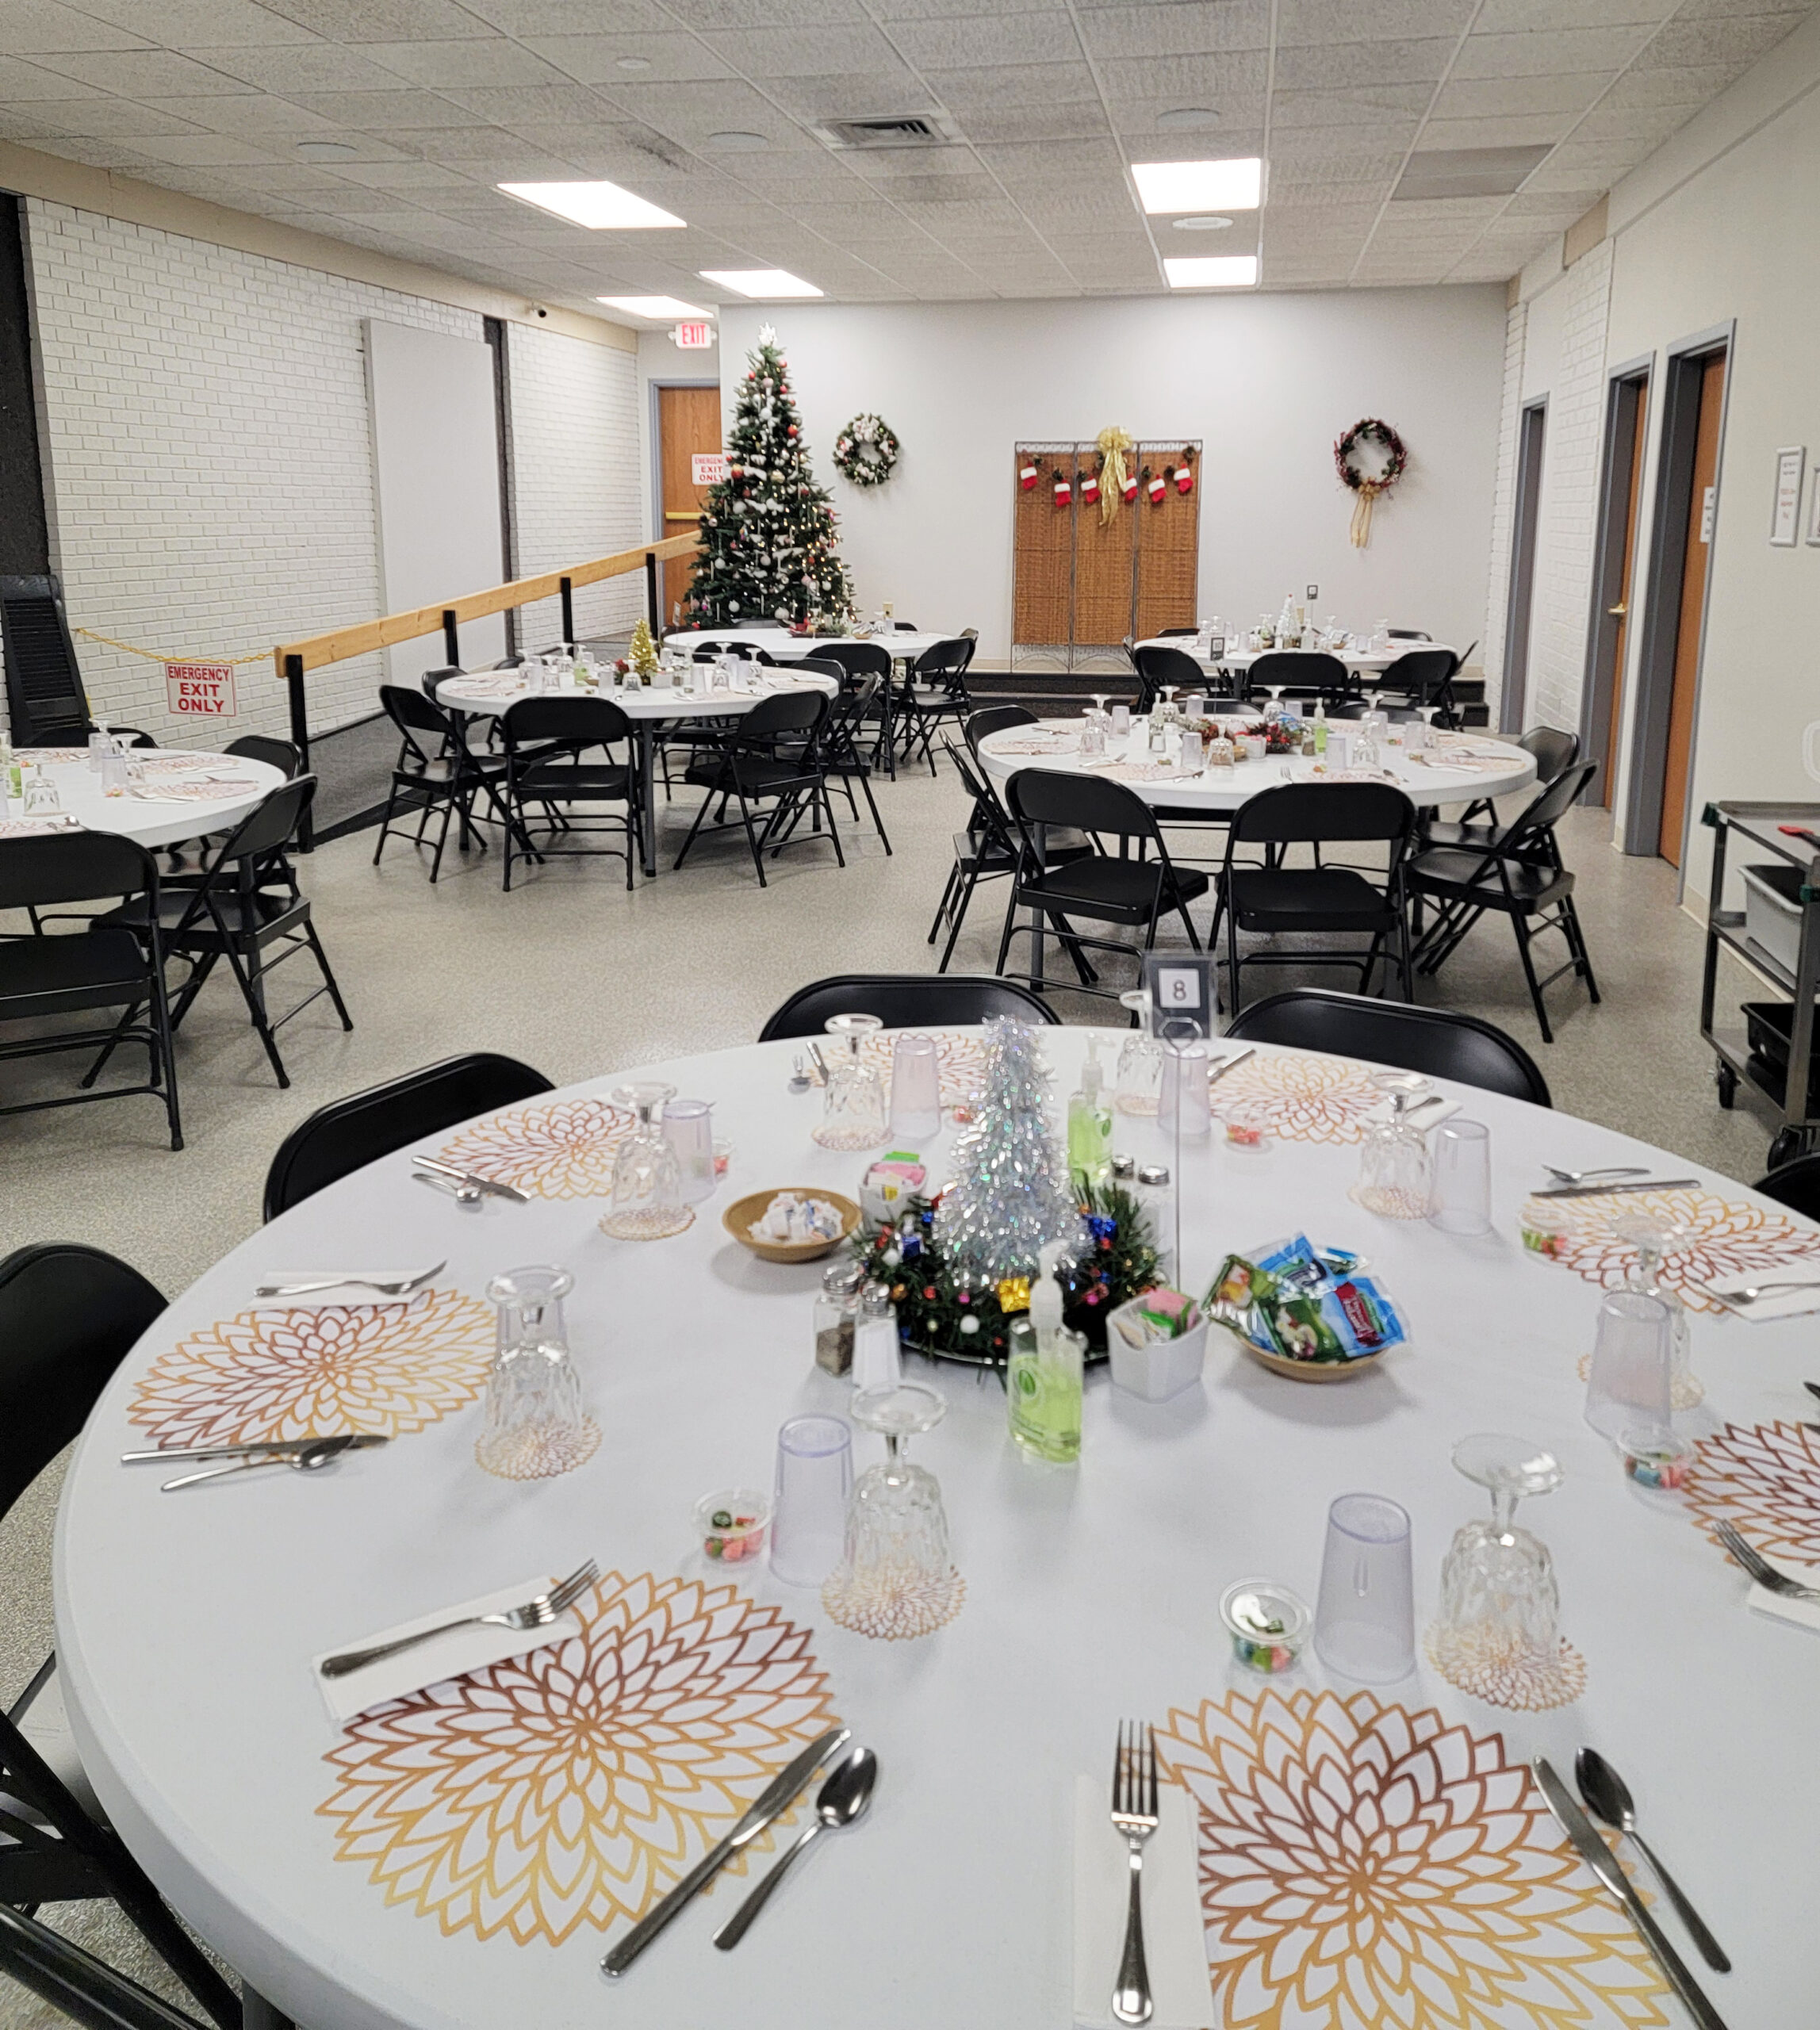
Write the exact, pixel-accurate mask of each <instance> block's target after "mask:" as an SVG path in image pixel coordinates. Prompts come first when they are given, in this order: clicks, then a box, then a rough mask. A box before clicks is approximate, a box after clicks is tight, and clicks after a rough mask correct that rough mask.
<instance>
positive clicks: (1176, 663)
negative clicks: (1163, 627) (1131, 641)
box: [1131, 627, 1213, 718]
mask: <svg viewBox="0 0 1820 2030" xmlns="http://www.w3.org/2000/svg"><path fill="white" fill-rule="evenodd" d="M1188 631H1189V633H1190V634H1193V633H1194V629H1193V628H1192V627H1191V628H1190V629H1189V630H1188ZM1131 654H1132V661H1133V662H1134V663H1135V664H1136V665H1137V682H1138V692H1137V703H1136V704H1135V705H1133V706H1132V711H1133V713H1135V714H1136V715H1137V716H1138V717H1139V718H1143V717H1144V714H1146V713H1147V712H1148V711H1150V710H1151V709H1152V708H1153V707H1155V703H1156V702H1157V700H1158V699H1159V698H1160V697H1161V696H1162V695H1163V689H1164V688H1165V686H1171V685H1172V686H1173V687H1174V688H1175V689H1176V690H1178V691H1189V692H1194V691H1209V690H1211V689H1212V688H1213V679H1212V678H1211V677H1209V676H1208V674H1207V672H1206V671H1205V670H1204V669H1203V668H1201V665H1200V664H1199V663H1198V662H1197V661H1195V659H1194V657H1192V656H1191V655H1190V654H1189V653H1187V652H1186V650H1185V649H1166V648H1163V647H1161V646H1160V645H1158V644H1157V643H1155V642H1145V643H1144V645H1142V646H1141V647H1140V648H1136V649H1132V652H1131Z"/></svg>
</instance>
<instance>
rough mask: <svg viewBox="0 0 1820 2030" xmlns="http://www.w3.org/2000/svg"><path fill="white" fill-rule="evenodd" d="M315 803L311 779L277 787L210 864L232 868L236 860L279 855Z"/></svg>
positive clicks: (313, 779)
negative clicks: (276, 853)
mask: <svg viewBox="0 0 1820 2030" xmlns="http://www.w3.org/2000/svg"><path fill="white" fill-rule="evenodd" d="M315 799H316V778H315V776H298V777H297V779H296V780H295V781H294V782H289V783H280V784H279V785H278V787H277V788H276V789H275V790H274V791H271V792H270V795H268V796H267V797H266V800H265V802H263V803H262V804H261V805H259V807H258V809H257V810H252V811H249V812H248V813H247V815H246V816H245V817H244V818H242V819H241V820H240V822H239V824H238V825H236V827H235V828H234V829H233V830H232V832H230V833H228V837H227V838H226V839H225V840H224V841H223V843H222V846H221V850H220V852H218V853H217V854H216V856H215V859H214V861H213V865H214V866H215V867H217V868H221V867H232V865H233V864H235V863H236V861H238V860H256V859H258V858H259V857H260V856H262V854H266V853H275V852H279V851H280V850H281V849H282V848H284V847H285V846H288V845H289V844H290V842H291V841H292V839H293V837H295V835H296V833H297V826H298V825H300V824H301V822H303V814H304V813H305V811H306V810H308V809H309V807H310V805H311V804H312V802H314V801H315ZM199 892H200V891H199Z"/></svg>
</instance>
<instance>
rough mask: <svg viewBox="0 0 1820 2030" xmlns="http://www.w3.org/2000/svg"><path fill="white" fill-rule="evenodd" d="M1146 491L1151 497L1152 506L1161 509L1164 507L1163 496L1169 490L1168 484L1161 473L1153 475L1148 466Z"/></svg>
mask: <svg viewBox="0 0 1820 2030" xmlns="http://www.w3.org/2000/svg"><path fill="white" fill-rule="evenodd" d="M1167 490H1168V482H1167V481H1166V480H1165V479H1164V478H1163V475H1162V473H1153V472H1152V471H1151V469H1150V468H1149V466H1148V465H1146V466H1145V467H1144V492H1146V493H1148V495H1149V496H1150V504H1151V507H1161V506H1162V505H1163V495H1164V493H1165V492H1167Z"/></svg>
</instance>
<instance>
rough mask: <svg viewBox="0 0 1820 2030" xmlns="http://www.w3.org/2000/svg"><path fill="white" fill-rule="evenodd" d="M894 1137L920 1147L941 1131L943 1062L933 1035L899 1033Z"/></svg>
mask: <svg viewBox="0 0 1820 2030" xmlns="http://www.w3.org/2000/svg"><path fill="white" fill-rule="evenodd" d="M940 1133H941V1061H940V1059H938V1057H937V1054H936V1047H935V1039H934V1037H933V1036H919V1035H917V1034H915V1033H914V1032H913V1033H911V1034H910V1035H908V1036H899V1038H898V1040H897V1042H896V1044H895V1045H894V1047H893V1048H892V1051H891V1139H892V1140H893V1141H894V1142H897V1141H901V1142H903V1143H906V1144H907V1146H908V1147H910V1148H913V1149H920V1148H921V1146H922V1144H923V1143H925V1142H926V1141H928V1140H929V1138H930V1137H931V1136H935V1135H939V1134H940Z"/></svg>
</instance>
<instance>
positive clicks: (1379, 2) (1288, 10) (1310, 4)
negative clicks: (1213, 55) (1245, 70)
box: [1277, 0, 1475, 50]
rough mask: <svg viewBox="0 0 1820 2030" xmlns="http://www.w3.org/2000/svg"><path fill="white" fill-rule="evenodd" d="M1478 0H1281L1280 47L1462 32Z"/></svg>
mask: <svg viewBox="0 0 1820 2030" xmlns="http://www.w3.org/2000/svg"><path fill="white" fill-rule="evenodd" d="M1474 6H1475V0H1369V4H1367V5H1365V6H1361V5H1360V4H1359V3H1358V0H1279V5H1278V10H1277V46H1278V49H1279V50H1282V49H1292V48H1297V47H1298V46H1303V45H1311V44H1312V45H1313V46H1316V47H1319V48H1324V47H1327V46H1328V45H1330V44H1334V43H1343V42H1358V41H1363V40H1366V39H1368V38H1369V39H1370V40H1374V41H1379V40H1381V41H1386V42H1416V41H1420V40H1424V39H1425V38H1427V37H1428V36H1458V35H1459V34H1460V33H1462V31H1463V30H1464V29H1465V28H1466V25H1467V24H1468V23H1469V21H1471V20H1472V18H1473V10H1474Z"/></svg>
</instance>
